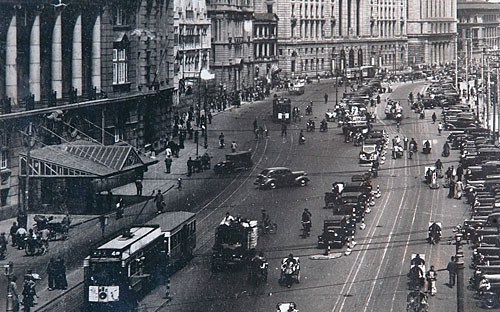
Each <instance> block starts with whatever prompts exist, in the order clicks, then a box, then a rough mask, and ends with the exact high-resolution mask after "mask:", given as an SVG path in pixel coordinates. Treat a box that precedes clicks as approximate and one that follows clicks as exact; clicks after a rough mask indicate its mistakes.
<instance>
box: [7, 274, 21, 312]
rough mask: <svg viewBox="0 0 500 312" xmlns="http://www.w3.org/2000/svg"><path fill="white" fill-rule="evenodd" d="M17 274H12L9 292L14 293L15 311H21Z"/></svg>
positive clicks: (13, 303)
mask: <svg viewBox="0 0 500 312" xmlns="http://www.w3.org/2000/svg"><path fill="white" fill-rule="evenodd" d="M16 282H17V276H12V278H11V279H10V284H9V292H10V293H11V294H12V306H13V309H12V311H13V312H19V292H18V290H17V284H16Z"/></svg>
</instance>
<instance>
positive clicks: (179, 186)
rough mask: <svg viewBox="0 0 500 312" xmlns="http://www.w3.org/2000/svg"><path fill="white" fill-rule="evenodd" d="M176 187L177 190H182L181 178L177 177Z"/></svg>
mask: <svg viewBox="0 0 500 312" xmlns="http://www.w3.org/2000/svg"><path fill="white" fill-rule="evenodd" d="M177 189H178V190H179V191H180V190H182V179H181V178H178V179H177Z"/></svg>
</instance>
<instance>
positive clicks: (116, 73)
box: [113, 49, 128, 84]
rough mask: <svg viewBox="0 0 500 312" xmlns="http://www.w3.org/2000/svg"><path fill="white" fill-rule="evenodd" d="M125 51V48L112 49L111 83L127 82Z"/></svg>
mask: <svg viewBox="0 0 500 312" xmlns="http://www.w3.org/2000/svg"><path fill="white" fill-rule="evenodd" d="M127 71H128V65H127V53H126V50H125V49H113V84H123V83H127V82H128V73H127Z"/></svg>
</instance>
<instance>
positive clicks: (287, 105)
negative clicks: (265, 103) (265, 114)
mask: <svg viewBox="0 0 500 312" xmlns="http://www.w3.org/2000/svg"><path fill="white" fill-rule="evenodd" d="M291 117H292V104H291V101H290V99H289V98H284V97H276V98H274V99H273V121H274V122H287V123H288V122H290V118H291Z"/></svg>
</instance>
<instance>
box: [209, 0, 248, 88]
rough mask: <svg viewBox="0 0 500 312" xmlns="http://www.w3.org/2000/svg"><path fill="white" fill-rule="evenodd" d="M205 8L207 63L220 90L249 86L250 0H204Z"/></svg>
mask: <svg viewBox="0 0 500 312" xmlns="http://www.w3.org/2000/svg"><path fill="white" fill-rule="evenodd" d="M207 8H208V16H209V18H210V19H211V21H212V28H211V30H212V53H211V54H210V67H211V71H212V72H213V74H215V83H216V84H217V85H218V87H219V90H220V92H226V93H230V92H232V91H237V90H243V89H245V88H249V87H251V86H252V84H253V69H254V68H253V67H254V60H253V55H254V53H253V39H252V31H253V26H252V23H253V13H254V3H253V0H207ZM224 90H225V91H224Z"/></svg>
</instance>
